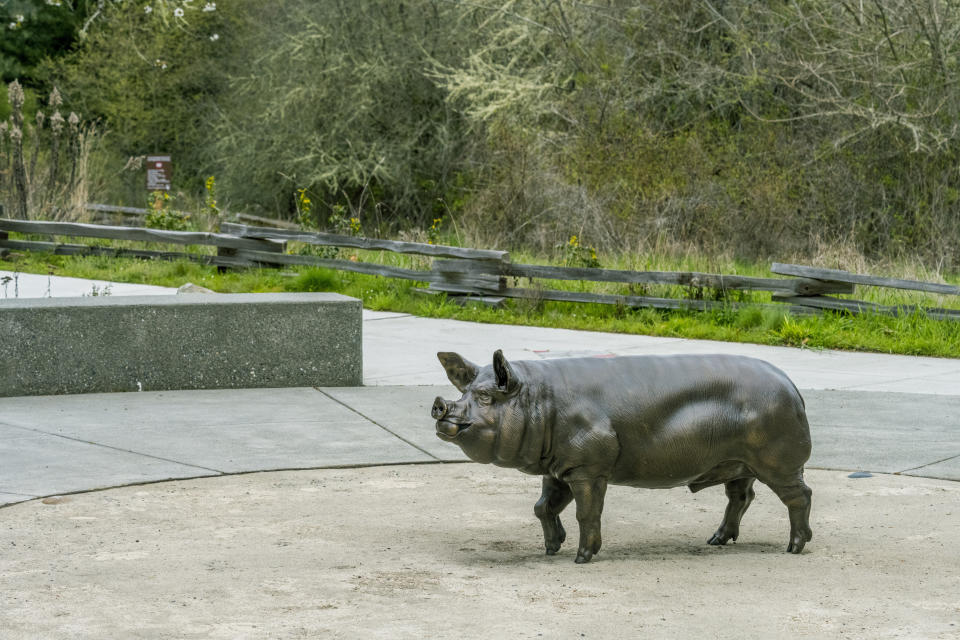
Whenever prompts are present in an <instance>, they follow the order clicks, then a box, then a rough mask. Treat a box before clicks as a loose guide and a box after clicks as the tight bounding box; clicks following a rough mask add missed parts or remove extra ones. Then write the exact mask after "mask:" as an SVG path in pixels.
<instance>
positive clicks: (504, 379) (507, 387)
mask: <svg viewBox="0 0 960 640" xmlns="http://www.w3.org/2000/svg"><path fill="white" fill-rule="evenodd" d="M493 374H494V375H495V376H496V378H497V386H498V387H499V388H500V389H502V390H504V391H513V390H514V389H516V388H517V385H518V384H519V380H517V374H516V373H515V372H514V371H513V367H511V366H510V363H509V362H507V359H506V358H505V357H504V356H503V351H501V350H500V349H497V350H496V351H495V352H494V354H493Z"/></svg>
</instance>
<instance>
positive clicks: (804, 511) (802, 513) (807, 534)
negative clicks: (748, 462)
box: [761, 471, 813, 553]
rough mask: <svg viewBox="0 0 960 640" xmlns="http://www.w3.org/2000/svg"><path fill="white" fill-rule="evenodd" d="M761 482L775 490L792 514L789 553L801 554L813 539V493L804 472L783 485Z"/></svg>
mask: <svg viewBox="0 0 960 640" xmlns="http://www.w3.org/2000/svg"><path fill="white" fill-rule="evenodd" d="M761 480H763V482H764V484H766V485H767V486H768V487H770V488H771V489H773V492H774V493H776V494H777V496H778V497H779V498H780V500H781V501H782V502H783V504H785V505H786V506H787V511H788V512H789V514H790V543H789V544H788V545H787V552H788V553H800V552H801V551H803V546H804V545H805V544H806V543H807V542H809V541H810V539H811V538H813V532H812V531H811V530H810V496H811V494H812V493H813V492H812V491H810V487H808V486H807V485H806V483H805V482H804V481H803V472H802V471H801V472H798V473H797V475H796V476H794V477H792V478H790V479H789V480H787V481H786V482H782V483H781V482H778V481H771V482H767V481H766V480H765V479H763V478H761Z"/></svg>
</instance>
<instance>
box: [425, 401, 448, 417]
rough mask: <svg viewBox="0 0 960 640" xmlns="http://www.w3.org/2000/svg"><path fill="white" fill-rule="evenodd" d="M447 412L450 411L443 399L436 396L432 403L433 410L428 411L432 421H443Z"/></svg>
mask: <svg viewBox="0 0 960 640" xmlns="http://www.w3.org/2000/svg"><path fill="white" fill-rule="evenodd" d="M448 411H450V407H449V406H447V403H446V401H445V400H444V399H443V398H441V397H439V396H438V397H437V399H436V400H434V401H433V409H431V410H430V415H431V417H433V419H434V420H443V418H444V417H446V415H447V412H448Z"/></svg>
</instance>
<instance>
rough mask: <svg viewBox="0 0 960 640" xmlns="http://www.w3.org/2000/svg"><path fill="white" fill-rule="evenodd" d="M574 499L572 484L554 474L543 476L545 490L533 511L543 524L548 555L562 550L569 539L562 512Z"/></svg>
mask: <svg viewBox="0 0 960 640" xmlns="http://www.w3.org/2000/svg"><path fill="white" fill-rule="evenodd" d="M571 500H573V492H572V491H571V490H570V485H568V484H567V483H566V482H563V481H562V480H557V479H556V478H554V477H553V476H543V492H542V493H541V494H540V499H539V500H537V504H535V505H534V507H533V513H534V514H535V515H536V516H537V518H539V519H540V524H542V525H543V542H544V546H546V548H547V555H548V556H552V555H553V554H555V553H556V552H557V551H559V550H560V545H561V544H563V541H564V540H566V539H567V532H566V531H564V529H563V525H562V524H561V523H560V512H561V511H563V509H564V507H566V506H567V505H568V504H570V501H571Z"/></svg>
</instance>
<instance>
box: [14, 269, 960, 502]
mask: <svg viewBox="0 0 960 640" xmlns="http://www.w3.org/2000/svg"><path fill="white" fill-rule="evenodd" d="M61 280H69V281H68V282H61ZM73 280H76V279H60V278H47V277H41V276H37V277H33V278H25V277H24V276H23V275H22V274H21V275H20V280H18V289H19V291H18V293H19V296H20V297H21V298H23V297H31V296H32V297H43V296H45V295H46V294H47V293H50V292H53V294H56V293H59V292H63V293H66V294H75V293H76V292H78V291H84V292H89V291H93V290H94V287H95V286H96V287H97V288H98V289H99V290H100V291H103V290H107V291H109V292H110V293H109V295H142V294H144V293H150V294H157V295H166V294H170V292H171V291H172V290H171V289H167V288H163V287H157V288H154V289H151V288H146V289H145V288H144V287H143V286H135V287H134V286H131V287H124V286H121V285H118V284H112V283H97V284H96V285H94V284H92V283H89V282H87V281H79V282H73ZM9 285H10V283H9V282H8V287H9ZM363 318H364V326H363V350H364V363H363V364H364V383H365V385H366V386H364V387H357V388H310V387H305V388H288V389H261V390H253V389H250V390H218V391H151V390H149V389H145V390H144V392H143V393H128V394H89V395H74V396H41V397H22V398H2V399H0V504H9V503H15V502H21V501H24V500H30V499H33V498H37V497H44V496H50V495H56V494H63V493H73V492H78V491H84V490H89V489H100V488H106V487H111V486H118V485H123V484H135V483H143V482H153V481H158V480H168V479H178V478H192V477H198V476H215V475H224V474H231V473H240V472H250V471H264V470H281V469H304V468H317V467H338V466H357V465H380V464H400V463H426V462H449V461H462V460H464V457H463V455H462V454H461V453H460V451H459V449H457V448H456V447H454V446H453V445H449V444H446V443H444V442H441V441H440V440H438V439H437V438H436V437H435V436H434V434H433V427H432V421H431V420H430V418H429V413H430V405H431V403H432V401H433V398H434V397H435V396H437V395H444V396H447V397H450V396H454V397H456V396H455V395H454V394H455V393H456V392H455V390H454V389H453V387H451V386H450V385H449V384H448V383H447V380H446V378H445V375H444V372H443V369H442V368H441V367H440V366H439V364H438V363H437V361H436V355H435V354H436V352H437V351H440V350H442V351H458V352H460V353H461V354H463V355H464V356H466V357H467V358H469V359H471V360H474V361H475V362H477V363H480V364H485V363H487V362H488V361H489V359H490V357H491V355H492V353H493V351H494V350H495V349H498V348H502V349H503V350H504V352H505V353H506V355H507V357H508V358H511V359H549V358H558V357H567V356H594V357H606V356H610V355H629V354H664V353H739V354H744V355H750V356H755V357H759V358H763V359H765V360H768V361H770V362H772V363H774V364H776V365H777V366H779V367H780V368H782V369H783V370H784V371H786V372H787V374H788V375H790V376H791V378H792V379H793V380H794V381H795V382H796V384H797V385H798V387H800V388H801V389H802V390H803V392H804V396H805V398H806V400H807V407H808V415H809V418H810V422H811V428H812V435H813V442H814V450H813V456H812V458H811V460H810V467H811V468H824V469H846V470H850V471H856V470H865V471H872V472H877V473H900V474H907V475H920V476H928V477H932V478H944V479H952V480H960V361H957V360H950V359H938V358H916V357H907V356H892V355H883V354H868V353H842V352H834V351H813V350H802V349H790V348H782V347H764V346H759V345H749V344H732V343H721V342H709V341H696V340H685V339H673V338H654V337H649V336H632V335H622V334H606V333H597V332H588V331H571V330H565V329H544V328H538V327H522V326H504V325H484V324H475V323H469V322H462V321H454V320H437V319H429V318H417V317H413V316H410V315H406V314H399V313H384V312H372V311H364V314H363Z"/></svg>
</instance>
